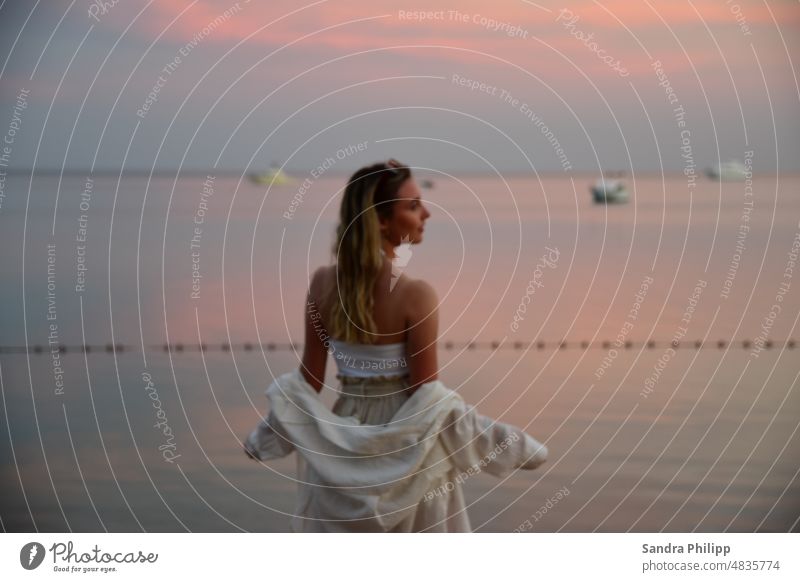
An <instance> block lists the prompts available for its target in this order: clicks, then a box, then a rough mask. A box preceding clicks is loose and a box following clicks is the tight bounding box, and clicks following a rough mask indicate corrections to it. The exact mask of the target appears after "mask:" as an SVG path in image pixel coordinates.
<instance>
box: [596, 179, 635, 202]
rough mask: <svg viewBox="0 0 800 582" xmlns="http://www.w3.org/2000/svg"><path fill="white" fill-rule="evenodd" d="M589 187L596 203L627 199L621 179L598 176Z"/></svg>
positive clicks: (624, 200) (625, 200) (625, 188)
mask: <svg viewBox="0 0 800 582" xmlns="http://www.w3.org/2000/svg"><path fill="white" fill-rule="evenodd" d="M591 189H592V196H594V201H595V202H597V203H598V204H602V203H610V202H627V201H628V189H627V187H626V186H625V183H624V182H623V181H622V180H616V179H608V178H600V179H599V180H598V181H597V182H595V183H594V184H593V185H592V187H591Z"/></svg>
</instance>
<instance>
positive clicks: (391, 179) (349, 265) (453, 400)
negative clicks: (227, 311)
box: [244, 159, 547, 532]
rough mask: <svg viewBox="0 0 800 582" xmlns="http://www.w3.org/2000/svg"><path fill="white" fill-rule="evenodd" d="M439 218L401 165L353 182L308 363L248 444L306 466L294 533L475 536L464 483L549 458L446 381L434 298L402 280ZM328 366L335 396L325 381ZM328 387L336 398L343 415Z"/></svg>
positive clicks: (324, 272)
mask: <svg viewBox="0 0 800 582" xmlns="http://www.w3.org/2000/svg"><path fill="white" fill-rule="evenodd" d="M429 216H430V213H429V211H428V209H427V208H426V206H425V204H424V202H423V201H422V198H421V195H420V190H419V188H418V186H417V184H416V182H415V180H414V178H413V176H412V174H411V170H410V169H409V168H408V167H407V166H405V165H403V164H401V163H399V162H397V161H396V160H393V159H391V160H389V161H388V162H381V163H377V164H373V165H370V166H366V167H363V168H361V169H360V170H358V171H357V172H355V173H354V174H353V175H352V176H351V178H350V179H349V180H348V183H347V186H346V188H345V191H344V194H343V198H342V202H341V208H340V216H339V225H338V228H337V230H336V237H335V242H334V245H333V249H332V250H333V257H334V262H333V264H332V265H329V266H323V267H320V268H319V269H317V270H316V272H315V273H314V274H313V276H312V277H311V282H310V284H309V289H308V294H307V297H306V305H305V313H304V317H305V342H304V349H303V356H302V361H301V363H300V366H299V367H298V368H297V369H296V370H293V371H291V372H288V373H286V374H283V375H282V376H279V377H278V378H276V379H275V381H274V382H272V384H271V385H270V387H269V388H268V389H267V398H268V400H269V403H270V412H269V415H268V416H267V417H266V418H264V419H262V421H261V422H260V423H259V424H258V426H257V427H256V428H255V429H254V430H253V431H252V432H251V434H250V435H249V436H248V438H247V439H246V440H245V443H244V447H245V452H246V454H247V455H248V456H249V457H251V458H253V459H257V460H261V461H266V460H269V459H274V458H278V457H283V456H286V455H288V454H290V453H292V452H295V453H296V455H297V469H298V470H297V481H298V502H297V506H296V510H295V516H294V518H293V520H292V528H293V529H294V530H295V531H373V532H384V531H387V532H388V531H394V532H409V531H471V527H470V522H469V518H468V515H467V511H466V505H465V502H464V497H463V493H462V489H461V484H462V483H463V482H464V481H465V480H466V479H467V478H469V477H470V476H472V475H475V474H477V473H480V472H483V471H485V472H486V473H489V474H491V475H494V476H497V477H503V476H506V475H508V474H510V473H511V472H513V471H515V470H516V469H534V468H536V467H538V466H539V465H541V464H542V463H543V462H544V461H545V459H546V457H547V448H546V447H545V446H544V445H543V444H541V443H539V442H538V441H537V440H535V439H534V438H532V437H531V436H529V435H527V434H526V433H525V432H523V431H522V430H520V429H519V428H517V427H514V426H512V425H509V424H505V423H501V422H498V421H495V420H493V419H491V418H489V417H486V416H483V415H481V414H479V413H478V412H477V411H476V410H475V408H473V407H471V406H469V405H467V404H466V403H465V402H464V400H463V399H462V398H461V397H460V396H459V395H458V393H456V392H454V391H452V390H450V389H448V388H447V387H446V386H445V385H444V384H443V383H442V382H441V381H440V380H439V379H438V374H439V370H438V360H437V352H436V349H437V336H438V326H439V320H438V298H437V294H436V292H435V290H434V288H433V287H432V286H431V285H430V284H429V283H427V282H425V281H423V280H420V279H412V278H411V277H409V276H408V275H407V274H406V273H405V272H404V270H405V267H406V266H407V264H408V262H409V260H410V258H411V257H412V256H413V251H412V247H411V245H419V244H420V243H422V241H423V237H424V227H425V222H426V220H427V219H428V217H429ZM329 356H330V357H332V359H333V360H334V362H335V366H336V368H337V375H336V377H337V379H338V387H330V386H326V385H325V382H324V380H325V371H326V366H327V361H328V358H329ZM323 388H331V389H337V391H338V398H337V400H336V402H335V404H334V406H333V408H332V409H328V408H327V407H326V406H324V404H323V403H322V401H321V399H320V393H321V391H322V389H323Z"/></svg>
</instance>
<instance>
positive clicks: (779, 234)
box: [0, 176, 800, 531]
mask: <svg viewBox="0 0 800 582" xmlns="http://www.w3.org/2000/svg"><path fill="white" fill-rule="evenodd" d="M303 177H304V176H302V177H301V179H302V178H303ZM434 179H435V180H436V187H435V188H434V189H432V190H429V191H425V192H424V196H425V198H426V199H427V200H428V204H429V208H430V210H431V212H432V217H431V219H430V220H429V223H428V226H427V227H426V232H425V237H426V239H425V241H424V243H423V244H422V245H419V246H415V247H414V249H413V256H412V258H411V261H410V263H409V265H408V268H407V272H408V273H409V274H410V275H411V276H414V277H423V278H426V279H427V280H429V281H430V282H432V284H433V285H434V286H435V287H436V288H437V290H438V292H439V295H440V298H441V300H442V305H441V308H440V321H441V338H442V341H441V344H440V352H439V358H440V364H441V369H442V371H441V375H440V376H441V379H442V380H443V381H444V382H445V383H446V384H447V385H448V386H450V387H451V388H453V389H457V390H458V391H460V392H461V393H462V394H463V396H464V398H465V399H466V400H467V401H468V402H470V403H473V404H475V405H477V406H478V408H479V410H480V411H481V412H482V413H483V414H487V415H490V416H493V417H495V418H500V419H502V420H503V421H506V422H511V423H515V424H518V425H521V426H524V427H527V430H528V432H530V433H531V434H532V435H534V436H535V437H537V438H538V439H539V440H541V441H543V442H545V443H546V444H547V446H548V448H549V449H550V459H549V460H548V462H547V463H546V464H545V465H543V466H542V468H541V469H539V470H537V471H533V472H519V473H517V474H515V475H513V476H512V477H511V478H509V479H506V480H504V481H499V480H496V479H493V478H491V477H489V476H485V475H477V476H474V477H471V478H470V479H469V480H468V481H466V483H465V485H464V487H465V492H466V495H467V498H468V501H469V502H470V503H471V505H470V508H469V512H470V518H471V520H472V523H473V526H474V527H475V528H476V529H478V530H480V531H511V530H513V529H514V528H516V527H518V526H519V525H520V524H521V523H522V522H523V521H524V520H525V519H527V518H529V519H530V521H531V522H532V523H533V526H534V527H533V529H534V531H595V530H596V531H628V530H631V531H658V530H665V531H691V530H696V531H722V530H729V531H755V530H758V531H789V530H795V531H796V530H798V518H800V484H798V481H797V475H798V471H799V470H800V469H798V467H800V463H798V461H799V460H800V436H799V435H798V434H797V429H798V419H799V418H800V414H799V413H800V388H799V387H798V383H797V380H798V375H799V374H800V359H798V355H797V353H798V350H799V349H800V347H795V348H789V347H787V346H786V340H787V339H789V338H795V340H800V333H798V330H797V327H796V326H797V322H798V317H800V267H794V271H792V270H788V271H787V270H786V269H787V266H789V267H790V268H791V266H792V265H791V263H789V261H790V258H791V257H790V255H789V253H790V251H791V249H792V244H793V241H794V240H795V237H797V236H798V234H799V233H800V226H799V225H798V221H800V196H798V192H799V191H800V178H798V177H796V176H790V177H781V178H780V180H776V179H775V178H770V177H757V178H756V179H755V180H754V184H753V196H752V198H745V196H744V185H743V184H741V183H739V184H737V183H727V184H723V185H722V186H720V184H718V183H712V182H708V181H702V182H699V183H698V184H697V187H696V188H694V189H693V190H689V189H688V188H687V184H686V181H685V179H683V178H682V177H671V178H669V179H667V180H665V181H662V180H661V179H660V178H655V177H652V176H636V179H635V182H634V180H632V179H629V180H628V181H629V184H630V185H631V186H632V188H631V202H630V203H629V204H627V205H621V206H611V207H605V206H595V205H593V204H592V203H591V201H590V199H589V195H588V190H587V185H588V184H589V183H590V181H591V179H592V177H590V176H579V177H576V178H575V179H574V182H572V181H570V180H569V179H568V178H564V177H543V178H541V179H536V178H530V177H525V178H522V177H519V176H514V177H506V179H505V180H503V179H500V178H497V177H474V176H466V177H464V176H459V177H458V179H455V178H448V177H446V176H434ZM343 181H344V178H343V177H338V176H337V177H324V178H321V179H319V180H317V181H315V182H314V183H313V184H312V185H311V187H310V188H309V189H308V191H307V192H306V193H305V194H304V195H302V196H300V195H298V187H299V184H296V185H294V186H282V187H279V188H273V189H272V190H271V191H270V192H269V193H268V194H267V191H266V187H256V186H253V185H251V184H249V183H247V182H242V183H241V184H240V183H239V182H238V180H237V179H231V178H227V177H216V178H215V179H214V180H212V181H210V182H209V184H208V185H207V186H206V192H205V193H204V190H203V189H204V185H203V183H204V178H202V177H191V178H182V179H180V180H178V181H177V182H176V181H174V180H172V179H166V178H163V177H161V178H154V179H153V180H152V181H149V182H148V180H147V178H146V177H130V178H124V179H123V180H122V181H121V182H119V183H118V182H117V181H116V180H115V179H111V178H108V177H96V178H94V180H92V181H91V183H90V184H88V185H87V183H86V182H87V181H86V179H85V178H84V177H75V176H72V177H64V179H63V180H62V181H61V182H59V179H58V177H57V176H56V177H52V176H51V177H37V178H35V179H34V180H33V183H32V184H29V182H28V180H27V179H23V178H22V177H12V178H10V179H9V181H8V182H7V184H6V188H5V191H6V195H7V197H6V198H5V200H4V201H3V206H2V209H0V224H2V228H0V237H2V240H1V241H0V243H1V244H2V248H3V252H2V254H0V267H2V272H3V277H2V279H0V300H2V305H3V309H2V310H0V345H2V346H6V347H8V346H25V345H28V346H31V350H30V353H29V354H25V353H9V351H8V350H6V351H5V353H2V354H0V372H1V376H0V378H1V379H2V406H3V414H2V415H0V423H2V425H3V426H2V427H0V431H2V434H3V435H4V438H3V439H2V440H0V446H1V447H2V456H1V457H0V470H2V479H3V491H4V495H3V496H2V501H0V517H2V525H3V528H4V529H5V530H8V531H21V530H22V531H24V530H29V531H32V530H40V531H64V530H74V531H102V530H108V531H139V530H146V531H182V530H184V529H186V530H192V531H235V530H239V529H242V530H258V531H288V529H289V520H290V516H291V512H292V508H293V505H294V493H295V483H294V458H293V457H291V458H289V459H283V460H281V461H279V462H270V463H268V464H266V465H258V464H256V463H253V462H252V461H248V460H247V459H246V458H245V456H244V454H243V453H242V452H241V449H240V442H241V440H242V439H243V437H244V436H245V435H246V434H247V433H248V432H249V431H250V430H251V429H252V428H253V426H254V425H255V424H256V422H257V421H258V419H259V417H260V415H261V414H263V413H265V411H266V399H265V397H264V395H263V392H264V390H265V389H266V387H267V385H268V384H269V383H270V381H271V378H272V377H273V376H274V375H278V374H282V373H284V372H286V371H289V370H290V369H291V368H293V367H296V366H297V363H298V361H297V359H298V355H296V354H295V353H294V352H293V351H292V350H291V349H285V348H283V347H282V345H285V344H287V343H289V342H292V341H294V342H302V339H303V338H302V336H301V330H302V314H303V301H304V295H305V289H306V285H307V281H308V276H309V273H310V271H312V270H313V269H314V268H316V266H317V265H319V264H321V263H323V262H326V261H327V252H328V247H329V245H330V243H331V241H332V232H333V228H334V221H335V218H336V213H337V210H338V201H339V195H338V194H337V192H338V190H339V188H341V186H342V184H343ZM209 186H210V188H209ZM29 188H30V198H29V204H27V208H26V202H27V201H28V192H29ZM212 189H213V193H211V191H210V190H212ZM56 197H58V203H57V210H56ZM295 197H296V198H295ZM746 200H752V211H751V212H749V213H747V209H749V208H750V207H749V206H746V204H745V202H746ZM82 202H83V206H82V205H81V203H82ZM287 212H288V213H289V216H291V218H287V217H286V216H285V215H284V213H287ZM81 215H85V216H83V217H82V216H81ZM745 216H746V218H745ZM743 226H746V227H748V228H749V230H746V229H743V228H742V227H743ZM79 239H82V240H79ZM48 245H52V246H48ZM737 245H738V250H737ZM548 248H549V249H551V250H548ZM554 251H557V252H554ZM543 255H544V256H547V257H548V261H546V262H544V261H542V260H541V257H542V256H543ZM556 257H557V258H556ZM739 259H740V260H739ZM537 264H538V267H537ZM48 267H49V268H50V270H51V271H50V273H49V274H48ZM198 275H199V276H198ZM193 279H194V280H193ZM531 281H533V282H534V283H532V284H529V282H531ZM643 284H644V285H643ZM637 296H638V298H637ZM778 297H780V299H777V298H778ZM523 301H524V305H525V307H523V309H525V311H524V312H522V311H519V312H518V310H519V309H520V307H519V306H520V304H521V303H523ZM773 305H779V307H780V311H779V312H776V313H774V316H773V317H770V312H771V311H775V310H774V309H773V308H772V306H773ZM631 310H634V313H633V314H631ZM515 313H517V325H516V326H515V328H512V323H513V322H514V317H515ZM634 315H635V318H634ZM765 318H766V321H765ZM618 337H620V339H621V340H629V341H631V342H632V344H631V345H630V347H628V348H625V347H624V345H623V346H620V347H619V348H617V347H616V346H615V344H614V343H613V342H614V341H615V339H616V338H618ZM673 339H678V340H680V344H679V346H678V348H677V349H676V350H675V351H674V352H673V351H671V350H669V342H670V341H671V340H673ZM48 340H52V341H53V342H57V343H54V344H53V345H62V346H67V350H68V351H67V352H66V353H65V354H62V356H61V358H60V361H58V362H54V359H53V356H52V354H51V353H50V348H49V346H48ZM471 340H474V341H476V342H478V343H477V344H476V346H475V347H474V348H473V349H467V348H466V347H465V342H468V341H471ZM562 340H564V341H566V342H567V343H566V346H565V348H563V349H559V347H558V342H560V341H562ZM648 340H650V341H653V342H655V343H654V345H653V346H652V347H647V345H646V343H643V342H647V341H648ZM538 341H541V342H544V343H543V345H542V346H541V347H540V346H538V345H537V344H536V343H534V344H533V345H531V344H530V342H538ZM695 341H701V342H704V344H703V346H702V347H701V348H699V349H698V348H696V347H694V342H695ZM719 341H724V342H726V343H724V344H722V346H721V347H720V346H719V345H718V342H719ZM743 341H749V342H751V343H750V345H749V346H748V347H743V346H742V342H743ZM167 342H169V343H170V344H173V345H174V344H181V345H182V346H186V347H185V348H184V349H183V351H178V350H177V349H173V350H172V351H171V352H168V351H164V350H163V349H162V346H163V344H165V343H167ZM248 342H249V343H251V344H253V346H254V347H253V349H251V350H246V349H245V346H244V345H243V344H245V343H248ZM259 342H261V343H262V345H263V346H264V350H261V349H260V348H259ZM271 342H275V343H276V344H281V345H279V346H278V348H279V349H276V350H269V349H267V346H268V344H270V343H271ZM448 342H452V344H449V343H448ZM491 342H500V346H499V347H498V348H497V349H493V347H492V344H491ZM580 342H589V344H588V348H587V349H583V348H582V347H581V343H580ZM603 342H611V343H608V344H606V345H605V346H604V344H603ZM730 342H734V343H733V344H731V343H730ZM765 342H771V344H769V343H765ZM110 343H115V344H120V345H123V346H124V347H125V349H124V351H121V352H117V353H116V354H113V353H106V352H105V351H104V350H102V346H104V345H106V344H110ZM198 343H204V344H207V346H208V350H207V351H206V352H199V351H196V350H194V349H192V348H191V346H193V345H197V344H198ZM223 343H226V344H231V345H233V346H234V349H233V350H231V351H223V350H222V349H220V347H221V344H223ZM84 344H88V345H91V346H101V350H99V351H98V350H97V349H95V350H93V351H91V352H90V353H88V354H84V353H83V352H82V351H76V350H75V349H74V347H75V346H81V345H84ZM37 345H38V346H41V347H42V352H41V353H36V352H35V351H34V348H33V346H37ZM767 346H769V347H767ZM761 347H763V349H759V348H761ZM54 364H59V366H58V369H56V366H54ZM333 366H334V363H333V361H332V360H330V361H329V363H328V379H329V382H330V383H333V382H334V381H335V378H334V372H333ZM155 397H157V398H158V401H157V402H158V403H159V404H160V409H156V408H155V407H154V405H153V402H154V400H153V399H152V398H155ZM324 397H325V398H326V400H327V401H329V402H332V401H333V394H331V393H330V392H327V393H326V394H325V396H324ZM157 423H158V424H160V426H154V425H155V424H157ZM165 430H167V431H168V434H165V433H164V431H165ZM169 434H171V437H169V436H168V435H169ZM6 437H7V438H6ZM559 491H562V492H563V491H568V494H567V495H563V494H562V495H558V496H557V492H559ZM553 499H555V501H552V500H553ZM548 500H551V501H548ZM543 507H545V508H546V509H545V510H542V509H541V508H543ZM537 512H538V513H537ZM532 516H535V517H532Z"/></svg>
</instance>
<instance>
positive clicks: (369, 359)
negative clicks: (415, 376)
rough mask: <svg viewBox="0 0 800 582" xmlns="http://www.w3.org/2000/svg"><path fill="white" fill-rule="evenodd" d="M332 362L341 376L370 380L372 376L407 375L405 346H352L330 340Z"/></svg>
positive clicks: (399, 344) (396, 344)
mask: <svg viewBox="0 0 800 582" xmlns="http://www.w3.org/2000/svg"><path fill="white" fill-rule="evenodd" d="M330 341H331V348H332V352H331V355H332V356H333V359H334V361H335V362H336V367H337V368H338V370H339V374H341V375H343V376H351V377H353V378H370V377H373V376H395V375H398V376H402V375H404V374H407V373H408V362H407V361H406V345H405V343H403V342H400V343H394V344H353V343H349V342H343V341H340V340H334V339H332V340H330Z"/></svg>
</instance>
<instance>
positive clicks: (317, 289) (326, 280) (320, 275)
mask: <svg viewBox="0 0 800 582" xmlns="http://www.w3.org/2000/svg"><path fill="white" fill-rule="evenodd" d="M335 268H336V266H335V265H322V266H321V267H317V270H316V271H314V274H313V275H311V282H310V284H309V286H308V292H309V294H310V295H311V297H312V298H313V299H314V300H317V301H318V300H319V299H320V298H322V297H324V296H325V291H326V290H327V289H328V288H329V286H330V284H331V281H332V280H333V279H332V277H334V276H335V271H334V269H335Z"/></svg>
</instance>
